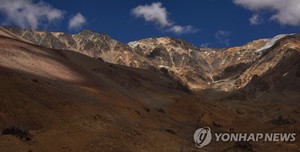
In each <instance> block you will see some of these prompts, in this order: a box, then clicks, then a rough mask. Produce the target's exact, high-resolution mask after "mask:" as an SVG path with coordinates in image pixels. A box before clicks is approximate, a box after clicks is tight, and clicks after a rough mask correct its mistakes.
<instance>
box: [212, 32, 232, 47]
mask: <svg viewBox="0 0 300 152" xmlns="http://www.w3.org/2000/svg"><path fill="white" fill-rule="evenodd" d="M230 34H231V32H229V31H224V30H220V31H218V32H217V33H216V34H215V37H216V38H217V39H218V40H219V42H220V43H221V44H225V45H226V46H229V45H230V44H229V42H230V39H228V37H229V36H230Z"/></svg>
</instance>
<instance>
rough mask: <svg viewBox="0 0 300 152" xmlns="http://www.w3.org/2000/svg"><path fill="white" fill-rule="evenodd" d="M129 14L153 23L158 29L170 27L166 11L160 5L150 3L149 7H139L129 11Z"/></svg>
mask: <svg viewBox="0 0 300 152" xmlns="http://www.w3.org/2000/svg"><path fill="white" fill-rule="evenodd" d="M131 13H132V14H133V15H134V16H135V17H138V18H144V19H145V20H146V21H149V22H154V23H156V24H158V25H159V26H160V27H166V26H171V25H172V23H171V22H170V21H169V19H168V12H167V9H166V8H164V7H162V3H160V2H157V3H152V4H151V5H140V6H137V7H136V8H134V9H132V10H131Z"/></svg>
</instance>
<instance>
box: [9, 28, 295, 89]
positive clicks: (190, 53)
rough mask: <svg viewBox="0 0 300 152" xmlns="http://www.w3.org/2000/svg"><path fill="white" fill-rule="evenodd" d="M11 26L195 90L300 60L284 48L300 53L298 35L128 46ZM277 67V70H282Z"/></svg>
mask: <svg viewBox="0 0 300 152" xmlns="http://www.w3.org/2000/svg"><path fill="white" fill-rule="evenodd" d="M6 29H7V30H9V31H11V32H12V33H14V34H16V35H18V36H20V37H21V38H23V39H26V40H28V41H30V42H32V43H34V44H38V45H42V46H44V47H47V48H55V49H64V50H74V51H77V52H80V53H83V54H85V55H88V56H90V57H93V58H99V59H101V60H104V61H105V62H109V63H114V64H120V65H125V66H130V67H135V68H142V69H148V70H152V71H160V72H162V73H165V74H167V75H169V76H171V77H173V78H174V79H176V80H178V81H180V82H181V83H182V84H183V85H185V86H187V87H189V88H190V89H191V90H194V91H197V90H198V91H199V90H203V89H214V90H219V91H235V90H239V89H243V88H244V87H245V86H249V85H250V84H249V82H251V80H252V78H254V79H255V78H256V77H257V76H258V77H262V76H263V75H266V74H267V72H268V71H270V70H271V69H273V68H275V67H277V66H279V65H280V64H283V65H285V63H281V62H285V61H284V60H283V58H290V57H291V59H292V60H294V61H293V62H298V61H297V59H296V58H292V56H294V54H293V53H287V52H286V51H280V50H291V49H292V50H295V52H298V51H299V47H298V43H299V37H298V36H297V35H290V36H286V35H280V36H277V37H274V38H270V39H261V40H256V41H253V42H250V43H248V44H246V45H243V46H240V47H233V48H226V49H203V48H197V47H195V46H194V45H192V44H190V43H188V42H186V41H183V40H179V39H175V38H170V37H161V38H148V39H143V40H138V41H134V42H130V43H128V45H125V44H122V43H121V42H118V41H116V40H113V39H112V38H110V37H109V36H107V35H105V34H99V33H95V32H91V31H87V30H84V31H82V32H80V33H78V34H74V35H70V34H66V33H57V32H52V33H51V32H47V31H46V32H43V31H33V30H22V29H19V28H13V27H6ZM282 69H285V68H282ZM273 70H274V69H273ZM277 71H278V70H275V75H280V74H281V72H277ZM285 72H288V70H287V71H285ZM269 83H273V82H269Z"/></svg>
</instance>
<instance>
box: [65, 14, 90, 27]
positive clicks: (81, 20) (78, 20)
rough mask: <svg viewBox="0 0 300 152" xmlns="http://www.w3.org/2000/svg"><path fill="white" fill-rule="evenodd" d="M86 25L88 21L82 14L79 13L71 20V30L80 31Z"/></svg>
mask: <svg viewBox="0 0 300 152" xmlns="http://www.w3.org/2000/svg"><path fill="white" fill-rule="evenodd" d="M84 24H86V19H85V17H84V16H83V15H82V14H81V13H77V14H76V15H75V16H73V17H72V18H71V19H70V20H69V30H73V29H80V28H81V27H82V26H83V25H84Z"/></svg>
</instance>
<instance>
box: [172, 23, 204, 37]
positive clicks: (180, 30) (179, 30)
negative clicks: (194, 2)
mask: <svg viewBox="0 0 300 152" xmlns="http://www.w3.org/2000/svg"><path fill="white" fill-rule="evenodd" d="M167 31H168V32H173V33H175V34H178V35H180V34H186V33H195V32H197V31H198V29H196V28H194V27H193V26H191V25H187V26H181V25H174V26H172V27H171V28H169V29H168V30H167Z"/></svg>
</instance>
